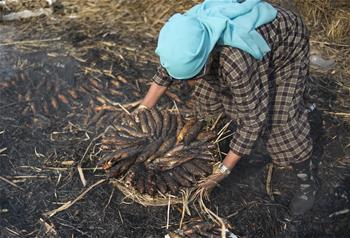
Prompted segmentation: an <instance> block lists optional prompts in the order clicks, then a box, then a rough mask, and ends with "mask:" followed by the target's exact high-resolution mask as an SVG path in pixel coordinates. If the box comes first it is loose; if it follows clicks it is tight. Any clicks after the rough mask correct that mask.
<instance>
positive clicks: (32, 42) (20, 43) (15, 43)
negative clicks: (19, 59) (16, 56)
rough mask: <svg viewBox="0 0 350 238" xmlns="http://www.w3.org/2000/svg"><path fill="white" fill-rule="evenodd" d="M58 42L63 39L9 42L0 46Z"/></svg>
mask: <svg viewBox="0 0 350 238" xmlns="http://www.w3.org/2000/svg"><path fill="white" fill-rule="evenodd" d="M58 40H61V37H56V38H52V39H42V40H23V41H13V42H8V43H0V46H8V45H25V44H35V43H42V42H49V41H58Z"/></svg>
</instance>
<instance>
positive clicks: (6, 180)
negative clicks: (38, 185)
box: [0, 176, 24, 190]
mask: <svg viewBox="0 0 350 238" xmlns="http://www.w3.org/2000/svg"><path fill="white" fill-rule="evenodd" d="M0 179H1V180H3V181H4V182H6V183H8V184H11V185H12V186H14V187H16V188H18V189H21V190H24V189H23V188H21V187H20V186H18V185H17V184H15V183H13V182H12V181H10V180H8V179H6V178H4V177H2V176H0Z"/></svg>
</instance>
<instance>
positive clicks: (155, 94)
mask: <svg viewBox="0 0 350 238" xmlns="http://www.w3.org/2000/svg"><path fill="white" fill-rule="evenodd" d="M166 90H167V87H164V86H160V85H158V84H156V83H155V82H152V84H151V87H150V88H149V89H148V92H147V94H146V96H145V98H144V99H143V100H142V102H141V104H140V106H141V107H142V106H143V107H146V108H152V107H153V106H154V105H156V103H157V102H158V99H159V98H160V97H161V96H162V95H163V94H164V93H165V91H166Z"/></svg>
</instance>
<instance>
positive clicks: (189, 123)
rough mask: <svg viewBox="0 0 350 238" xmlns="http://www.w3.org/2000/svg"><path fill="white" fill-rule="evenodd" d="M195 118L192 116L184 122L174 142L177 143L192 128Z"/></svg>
mask: <svg viewBox="0 0 350 238" xmlns="http://www.w3.org/2000/svg"><path fill="white" fill-rule="evenodd" d="M196 120H197V119H196V118H192V119H191V120H188V121H187V122H186V123H185V125H184V126H183V127H182V129H181V130H180V132H179V134H178V135H177V138H176V143H179V142H181V141H182V140H183V139H184V137H185V135H186V134H187V133H188V131H189V130H190V129H191V128H192V126H193V125H194V124H195V123H196Z"/></svg>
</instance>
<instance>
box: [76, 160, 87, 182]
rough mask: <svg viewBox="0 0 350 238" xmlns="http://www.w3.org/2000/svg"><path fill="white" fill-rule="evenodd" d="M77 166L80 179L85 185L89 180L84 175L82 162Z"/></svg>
mask: <svg viewBox="0 0 350 238" xmlns="http://www.w3.org/2000/svg"><path fill="white" fill-rule="evenodd" d="M77 168H78V172H79V177H80V181H81V183H82V184H83V186H84V187H85V186H86V184H87V182H86V179H85V176H84V172H83V169H82V168H81V165H80V164H78V166H77Z"/></svg>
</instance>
